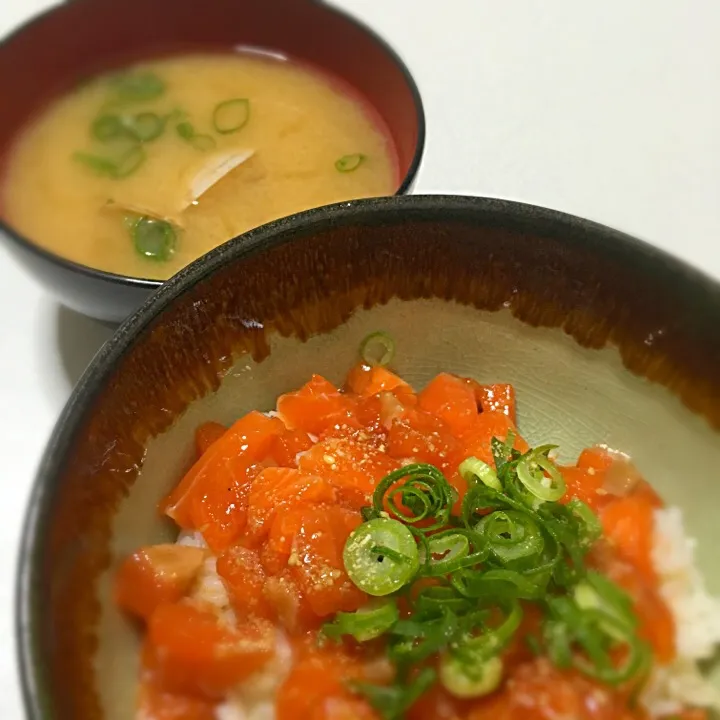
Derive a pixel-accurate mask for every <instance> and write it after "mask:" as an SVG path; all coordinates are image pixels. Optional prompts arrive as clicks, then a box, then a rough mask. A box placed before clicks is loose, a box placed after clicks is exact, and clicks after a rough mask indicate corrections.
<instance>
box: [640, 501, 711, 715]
mask: <svg viewBox="0 0 720 720" xmlns="http://www.w3.org/2000/svg"><path fill="white" fill-rule="evenodd" d="M695 545H696V543H695V540H693V539H692V538H689V537H688V536H687V535H686V534H685V528H684V526H683V518H682V512H681V511H680V510H679V509H678V508H663V509H660V510H656V511H655V538H654V547H653V564H654V566H655V570H656V571H657V573H658V575H659V577H660V581H661V587H660V590H661V593H662V596H663V598H664V600H665V602H666V603H667V604H668V606H669V607H670V609H671V611H672V613H673V615H674V618H675V628H676V637H675V643H676V648H677V657H676V659H675V660H674V661H673V662H672V663H670V664H669V665H666V666H661V667H656V668H655V670H654V672H653V675H652V677H651V678H650V681H649V683H648V685H647V687H646V689H645V691H644V693H643V697H642V702H643V704H644V705H645V707H646V708H647V710H648V711H649V712H650V713H651V715H653V716H655V717H659V716H662V715H668V714H670V713H676V712H679V711H680V710H681V709H682V708H683V707H687V706H688V705H690V706H698V707H705V708H712V709H718V710H720V688H718V687H716V686H715V685H714V684H711V683H710V682H709V681H707V680H706V679H705V678H704V677H703V675H702V673H701V672H700V668H699V665H698V662H699V661H701V660H707V659H709V658H711V657H712V656H713V654H714V653H715V652H716V651H717V647H718V645H720V600H719V599H717V598H714V597H712V596H711V595H709V594H708V592H707V590H706V589H705V582H704V580H703V578H702V576H701V574H700V572H699V571H698V569H697V567H696V565H695Z"/></svg>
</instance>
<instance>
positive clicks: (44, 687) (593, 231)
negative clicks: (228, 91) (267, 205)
mask: <svg viewBox="0 0 720 720" xmlns="http://www.w3.org/2000/svg"><path fill="white" fill-rule="evenodd" d="M438 212H442V213H447V215H448V216H449V217H448V219H453V218H458V217H460V218H462V217H463V215H464V216H465V217H467V218H469V219H477V220H485V221H487V222H488V225H489V224H490V223H491V222H495V223H502V222H512V223H515V224H516V225H517V224H520V225H524V226H525V227H528V228H532V231H533V232H535V233H541V232H543V231H547V232H551V231H553V230H555V232H557V231H558V230H564V231H566V232H567V231H570V232H574V233H575V234H576V237H573V238H572V239H566V240H563V241H564V242H578V243H587V244H589V245H591V246H592V245H593V244H594V243H598V242H600V243H602V246H601V249H600V250H598V251H599V252H622V253H624V254H625V256H626V257H627V255H630V256H632V259H633V260H635V261H637V262H638V263H644V264H648V263H650V264H651V265H654V267H664V268H666V269H669V270H670V271H671V272H672V273H673V274H674V275H675V277H676V279H677V282H678V283H680V284H681V285H682V286H683V288H687V289H688V290H689V291H690V292H691V293H693V294H695V295H696V293H697V292H698V291H699V292H701V293H705V294H707V295H709V296H710V301H711V302H712V303H713V305H714V307H715V312H716V313H717V315H718V317H720V282H719V281H717V280H715V279H713V278H712V277H710V276H709V275H707V274H705V273H704V272H702V271H701V270H699V269H697V268H695V267H693V266H691V265H689V264H688V263H686V262H685V261H684V260H682V259H680V258H677V257H674V256H672V255H670V254H669V253H667V252H665V251H664V250H662V249H659V248H657V247H655V246H653V245H650V244H649V243H646V242H644V241H642V240H639V239H637V238H635V237H632V236H630V235H627V234H625V233H622V232H620V231H618V230H615V229H613V228H610V227H608V226H605V225H602V224H599V223H596V222H593V221H591V220H586V219H583V218H580V217H577V216H574V215H570V214H567V213H563V212H561V211H558V210H553V209H548V208H544V207H539V206H536V205H531V204H527V203H521V202H517V201H513V200H503V199H497V198H489V197H476V196H463V195H408V196H395V197H387V198H369V199H363V200H353V201H349V202H343V203H337V204H334V205H326V206H323V207H319V208H314V209H311V210H306V211H304V212H301V213H297V214H296V215H291V216H289V217H287V218H281V219H279V220H276V221H273V222H271V223H268V224H266V225H263V226H261V227H259V228H256V229H254V230H251V231H249V232H248V233H246V234H245V235H241V236H239V237H237V238H234V239H233V240H230V241H228V242H227V243H225V244H223V245H220V246H219V247H217V248H215V249H214V250H212V251H210V252H209V253H207V254H206V255H204V256H202V257H201V258H199V259H197V260H195V261H194V262H193V263H191V264H190V265H188V266H186V267H185V268H183V269H182V270H181V271H180V272H179V273H178V274H176V275H175V276H173V277H172V278H171V279H170V280H168V281H167V282H166V283H164V284H163V286H162V287H161V288H160V289H159V290H157V291H156V292H154V293H152V294H151V295H150V296H149V297H148V298H147V300H146V301H145V302H144V303H143V305H142V306H141V307H140V308H139V309H137V310H136V311H135V312H134V313H133V314H132V315H130V316H129V317H128V318H127V319H126V320H125V321H124V322H123V323H122V325H121V326H120V327H119V329H118V330H117V332H116V333H115V334H114V335H113V336H112V337H111V338H110V339H109V340H108V341H107V342H105V344H104V345H103V346H102V347H101V348H100V350H99V351H98V352H97V354H96V355H95V357H94V358H93V360H92V361H91V362H90V364H89V365H88V367H87V369H86V370H85V372H84V373H83V375H82V376H81V378H80V380H79V381H78V383H77V384H76V385H75V387H74V389H73V391H72V393H71V395H70V398H69V400H68V401H67V403H66V405H65V407H64V408H63V410H62V412H61V414H60V416H59V418H58V420H57V422H56V424H55V426H54V429H53V431H52V433H51V436H50V438H49V440H48V443H47V445H46V447H45V450H44V452H43V455H42V458H41V461H40V463H39V465H38V469H37V471H36V474H35V477H34V479H33V483H32V486H31V490H30V494H29V499H28V501H27V506H26V511H25V517H24V521H23V525H22V531H21V536H20V544H19V554H18V561H17V565H16V576H15V595H14V600H15V609H14V620H15V640H16V648H17V651H16V652H17V658H18V664H19V675H20V681H21V689H22V696H23V704H24V708H25V711H26V713H27V717H28V718H30V720H47V719H48V718H52V717H54V716H53V714H52V701H51V699H49V692H50V688H49V683H48V680H47V678H46V677H45V676H44V672H43V670H44V668H43V659H42V657H41V652H40V650H39V647H38V644H37V643H36V633H37V632H38V629H37V628H36V623H35V616H36V613H35V612H34V608H35V604H36V603H37V602H38V601H41V600H42V598H39V597H38V590H37V577H38V576H39V573H40V572H41V571H42V563H41V560H42V548H43V546H44V543H45V538H46V534H47V527H48V524H47V518H48V517H50V516H51V513H52V507H53V499H54V496H55V493H56V492H57V488H58V487H59V486H60V478H61V473H62V470H63V467H64V465H65V458H66V457H67V456H68V453H69V452H70V451H71V448H72V445H73V442H74V440H75V437H76V436H77V433H78V432H79V430H80V429H81V427H82V423H83V421H84V419H85V415H86V413H87V412H88V411H89V410H90V409H91V407H92V406H93V404H94V402H95V399H96V398H97V396H98V394H99V392H100V391H102V389H103V388H104V387H105V386H106V384H107V382H108V381H109V380H110V378H111V377H112V375H113V373H114V372H115V370H116V368H117V367H118V365H119V363H120V362H121V361H122V360H123V358H124V357H125V356H126V355H127V353H128V352H130V351H131V350H132V347H133V345H134V343H135V342H136V340H137V338H138V337H139V336H140V335H141V333H142V332H143V331H145V330H146V329H147V328H148V327H149V326H150V325H151V324H152V323H154V322H155V321H156V320H157V319H158V318H159V317H160V316H161V315H162V314H163V313H164V311H165V310H166V309H167V308H168V307H169V306H171V305H172V303H174V302H175V301H176V300H177V299H178V298H179V297H181V296H182V295H184V294H185V293H187V292H189V291H191V290H192V288H193V287H194V286H195V285H196V284H197V283H199V282H201V281H202V280H204V279H206V278H207V277H209V276H210V275H212V274H214V273H215V272H218V271H219V270H221V269H222V267H224V266H226V265H228V264H230V263H233V262H239V261H241V260H242V259H243V258H246V257H249V256H252V255H255V254H257V253H260V252H264V251H266V250H270V249H272V248H274V247H277V246H280V245H284V244H288V243H293V242H302V240H303V238H302V236H301V237H299V238H298V237H296V235H297V232H298V231H304V232H307V231H309V230H313V229H317V230H322V229H324V228H327V227H328V226H329V225H332V226H333V227H337V226H342V225H344V224H356V225H357V224H360V225H363V224H367V223H372V222H377V221H378V220H383V219H393V218H397V219H399V220H401V219H402V218H403V217H411V218H413V217H414V218H418V219H423V218H427V217H428V216H429V215H432V216H433V217H434V216H435V215H436V214H437V213H438ZM435 219H436V218H435ZM598 247H600V246H598ZM606 248H607V249H606ZM676 287H677V286H676Z"/></svg>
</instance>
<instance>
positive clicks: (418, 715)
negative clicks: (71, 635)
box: [407, 683, 494, 720]
mask: <svg viewBox="0 0 720 720" xmlns="http://www.w3.org/2000/svg"><path fill="white" fill-rule="evenodd" d="M471 707H472V702H468V701H467V700H458V698H455V697H453V696H452V695H451V694H450V693H449V692H448V691H447V690H445V688H444V687H443V686H442V685H441V684H440V683H436V684H435V685H433V686H432V687H431V688H430V689H429V690H428V691H427V692H426V693H425V694H424V695H423V696H422V697H421V698H420V699H419V700H418V701H417V702H416V703H415V704H414V705H413V706H412V707H411V708H410V710H408V713H407V718H408V720H457V719H458V718H465V717H467V713H468V711H469V710H470V708H471ZM488 719H489V720H494V717H493V716H488Z"/></svg>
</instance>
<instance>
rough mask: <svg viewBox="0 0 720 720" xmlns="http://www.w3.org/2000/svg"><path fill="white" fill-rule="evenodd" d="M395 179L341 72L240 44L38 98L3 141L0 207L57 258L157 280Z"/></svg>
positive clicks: (378, 130)
mask: <svg viewBox="0 0 720 720" xmlns="http://www.w3.org/2000/svg"><path fill="white" fill-rule="evenodd" d="M398 184H399V180H398V177H397V163H396V158H395V155H394V149H393V147H392V145H391V143H390V141H389V138H388V135H387V132H386V130H385V128H384V126H383V124H382V122H381V121H380V119H379V118H376V117H374V116H373V114H372V112H371V111H369V109H368V108H366V107H365V106H364V104H363V103H362V102H361V101H360V100H359V99H358V98H357V97H354V96H353V94H352V93H349V92H347V91H346V90H345V89H344V88H343V87H342V86H341V85H340V84H338V83H336V82H334V81H332V80H330V79H329V78H327V77H325V76H324V75H321V74H319V73H317V72H315V71H314V70H311V69H309V68H307V67H306V66H303V65H299V64H296V63H293V62H287V61H281V60H274V59H269V58H265V57H260V56H258V55H253V54H249V53H238V54H227V55H186V56H177V57H172V58H167V59H163V60H158V61H153V62H147V63H143V64H141V65H137V66H133V67H131V68H128V69H126V70H124V71H122V72H119V73H114V74H112V75H105V76H100V77H97V78H95V79H93V80H92V81H91V82H89V83H87V84H85V85H83V86H82V87H79V88H77V89H76V90H75V91H73V92H71V93H69V94H67V95H65V96H63V97H62V98H60V99H59V100H57V101H56V102H54V103H53V104H51V105H50V106H49V107H48V108H47V109H46V110H45V111H44V112H43V113H42V114H41V115H40V116H39V117H37V118H36V119H35V120H34V121H33V122H32V123H31V124H29V125H28V127H27V128H26V129H25V130H24V132H23V133H21V134H20V135H19V137H18V139H17V141H16V144H15V146H14V148H13V151H12V153H11V154H10V157H9V158H8V161H7V164H6V167H5V172H4V179H3V186H2V198H1V199H2V203H1V207H2V214H3V216H4V219H5V220H6V221H7V222H8V223H9V224H10V225H11V226H12V227H14V228H15V229H16V230H17V231H19V232H20V233H21V234H23V235H24V236H25V237H27V238H28V239H30V240H32V241H33V242H35V243H36V244H38V245H40V246H42V247H44V248H47V249H48V250H51V251H52V252H55V253H56V254H58V255H61V256H63V257H65V258H67V259H69V260H73V261H75V262H78V263H81V264H83V265H88V266H90V267H94V268H98V269H101V270H107V271H110V272H114V273H118V274H121V275H129V276H133V277H143V278H157V279H165V278H168V277H170V276H171V275H172V274H174V273H175V272H177V271H178V270H179V269H180V268H181V267H183V266H184V265H186V264H187V263H189V262H191V261H192V260H194V259H196V258H197V257H199V256H200V255H202V254H203V253H206V252H207V251H209V250H211V249H212V248H213V247H215V246H217V245H219V244H221V243H223V242H225V241H226V240H229V239H230V238H232V237H234V236H236V235H238V234H240V233H243V232H245V231H247V230H250V229H251V228H253V227H256V226H258V225H261V224H263V223H266V222H268V221H270V220H274V219H276V218H279V217H283V216H285V215H289V214H291V213H294V212H298V211H300V210H305V209H308V208H311V207H316V206H319V205H325V204H328V203H332V202H338V201H342V200H348V199H352V198H361V197H372V196H380V195H390V194H392V193H394V192H395V191H396V189H397V187H398Z"/></svg>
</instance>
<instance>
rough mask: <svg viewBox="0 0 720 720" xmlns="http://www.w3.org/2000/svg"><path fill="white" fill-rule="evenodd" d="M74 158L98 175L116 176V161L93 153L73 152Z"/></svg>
mask: <svg viewBox="0 0 720 720" xmlns="http://www.w3.org/2000/svg"><path fill="white" fill-rule="evenodd" d="M73 159H74V160H77V161H78V162H80V163H82V164H83V165H85V166H87V167H88V168H90V169H91V170H93V171H94V172H96V173H97V174H98V175H108V176H110V177H114V173H115V170H116V168H117V165H116V164H115V162H114V161H112V160H110V159H109V158H105V157H102V156H100V155H93V154H92V153H85V152H76V153H73Z"/></svg>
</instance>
